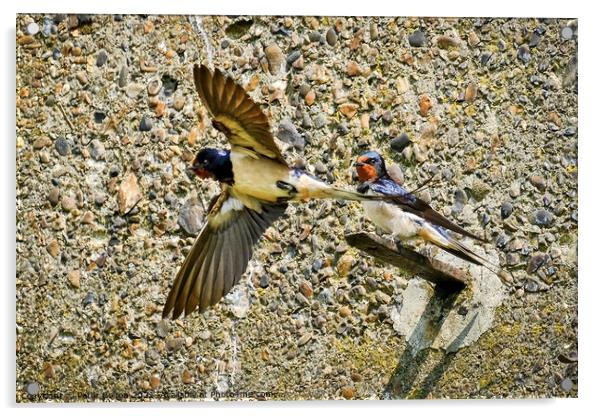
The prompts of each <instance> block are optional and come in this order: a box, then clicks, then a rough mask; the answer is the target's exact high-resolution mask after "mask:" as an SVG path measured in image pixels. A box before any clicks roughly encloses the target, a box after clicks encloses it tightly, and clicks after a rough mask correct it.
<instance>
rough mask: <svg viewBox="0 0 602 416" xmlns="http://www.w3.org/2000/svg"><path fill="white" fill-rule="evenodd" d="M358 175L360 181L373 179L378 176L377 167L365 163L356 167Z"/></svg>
mask: <svg viewBox="0 0 602 416" xmlns="http://www.w3.org/2000/svg"><path fill="white" fill-rule="evenodd" d="M355 169H356V171H357V176H358V177H359V178H360V181H362V182H366V181H373V180H375V179H376V178H377V174H376V169H375V168H374V166H372V165H369V164H367V163H364V164H362V165H360V166H357V167H356V168H355Z"/></svg>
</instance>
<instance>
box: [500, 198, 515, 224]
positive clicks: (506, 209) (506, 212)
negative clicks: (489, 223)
mask: <svg viewBox="0 0 602 416" xmlns="http://www.w3.org/2000/svg"><path fill="white" fill-rule="evenodd" d="M513 210H514V206H513V205H512V203H511V202H507V201H506V202H504V203H502V206H501V208H500V213H501V215H502V219H503V220H504V219H506V218H508V217H509V216H510V215H512V211H513Z"/></svg>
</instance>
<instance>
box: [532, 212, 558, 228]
mask: <svg viewBox="0 0 602 416" xmlns="http://www.w3.org/2000/svg"><path fill="white" fill-rule="evenodd" d="M534 218H535V224H537V225H541V226H543V227H549V226H550V225H552V222H553V221H554V214H552V213H551V212H550V211H548V210H546V209H539V210H537V211H535V214H534Z"/></svg>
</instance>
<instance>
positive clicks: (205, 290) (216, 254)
mask: <svg viewBox="0 0 602 416" xmlns="http://www.w3.org/2000/svg"><path fill="white" fill-rule="evenodd" d="M216 238H217V242H216V244H215V247H214V249H213V255H212V256H211V263H210V266H209V267H208V269H207V274H206V276H207V277H208V278H207V279H204V282H203V287H202V288H201V300H200V302H199V308H200V310H201V311H204V310H205V309H207V308H208V307H209V306H210V301H211V294H212V293H213V283H214V281H215V280H216V276H217V273H218V272H219V263H220V258H221V255H222V246H223V244H224V238H223V234H222V233H221V232H220V233H217V237H216Z"/></svg>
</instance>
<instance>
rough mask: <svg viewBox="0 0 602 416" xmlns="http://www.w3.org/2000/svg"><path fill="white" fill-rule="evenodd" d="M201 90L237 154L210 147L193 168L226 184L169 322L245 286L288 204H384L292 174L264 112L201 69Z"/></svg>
mask: <svg viewBox="0 0 602 416" xmlns="http://www.w3.org/2000/svg"><path fill="white" fill-rule="evenodd" d="M193 73H194V83H195V86H196V90H197V92H198V94H199V96H200V97H201V100H202V102H203V104H204V105H205V107H206V108H207V110H208V112H209V114H210V116H211V118H212V123H213V126H214V127H215V128H216V129H218V130H219V131H221V132H222V133H224V134H225V135H226V137H227V138H228V141H229V142H230V147H231V149H230V150H222V149H213V148H205V149H203V150H201V151H200V152H199V153H198V154H197V156H196V158H195V160H194V162H193V165H192V171H193V172H194V173H195V174H196V175H197V176H199V177H200V178H203V179H207V178H210V179H214V180H217V181H219V182H220V184H221V193H220V194H219V195H217V196H215V197H214V198H213V200H212V202H211V204H210V207H209V213H208V215H207V222H206V224H205V225H204V227H203V229H202V230H201V232H200V234H199V236H198V237H197V239H196V241H195V243H194V245H193V246H192V248H191V250H190V252H189V253H188V255H187V256H186V259H185V260H184V264H183V265H182V267H181V268H180V270H179V272H178V274H177V275H176V279H175V281H174V283H173V286H172V288H171V291H170V292H169V295H168V296H167V301H166V302H165V307H164V308H163V317H164V318H165V317H167V316H169V314H170V313H171V312H172V311H173V313H172V317H173V318H174V319H175V318H177V317H178V316H180V315H181V314H182V312H184V313H185V314H186V315H188V314H190V313H191V312H193V311H194V310H195V309H197V308H198V309H199V310H200V311H201V312H202V311H204V310H205V309H207V307H209V306H211V305H214V304H215V303H217V302H218V301H219V300H220V299H221V298H222V297H223V296H225V295H226V294H227V293H228V292H229V291H230V289H232V287H233V286H234V285H235V284H237V283H238V281H239V280H240V277H241V275H242V274H243V273H244V272H245V269H246V267H247V263H248V262H249V260H250V259H251V256H252V251H253V245H254V244H255V243H257V241H258V240H259V238H260V237H261V236H262V234H263V233H264V232H265V230H266V229H267V228H268V227H269V226H270V224H271V223H272V222H274V221H275V220H276V219H278V218H279V217H280V216H282V215H283V214H284V211H285V209H286V207H287V202H289V201H305V200H308V199H313V198H334V199H347V200H356V201H363V200H373V199H382V196H367V195H362V194H361V193H358V192H355V191H347V190H343V189H340V188H336V187H333V186H330V185H328V184H326V183H324V182H322V181H320V180H318V179H316V178H314V177H313V176H311V175H310V174H308V173H306V172H304V171H303V170H300V169H291V168H289V166H288V165H287V163H286V161H285V160H284V158H283V156H282V154H281V153H280V150H279V149H278V147H277V146H276V143H275V142H274V139H273V137H272V133H271V128H270V124H269V122H268V119H267V117H266V115H265V114H264V113H263V112H262V111H261V108H260V107H259V105H257V104H256V103H255V102H253V100H252V99H251V98H250V97H249V96H248V95H247V93H246V92H245V90H244V89H243V88H242V87H240V86H239V85H237V84H236V83H235V82H234V80H232V78H229V77H226V76H224V75H223V74H222V73H221V72H220V71H219V70H216V71H215V72H211V71H210V70H209V69H208V68H207V67H205V66H203V65H201V66H198V65H196V66H195V67H194V71H193Z"/></svg>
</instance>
